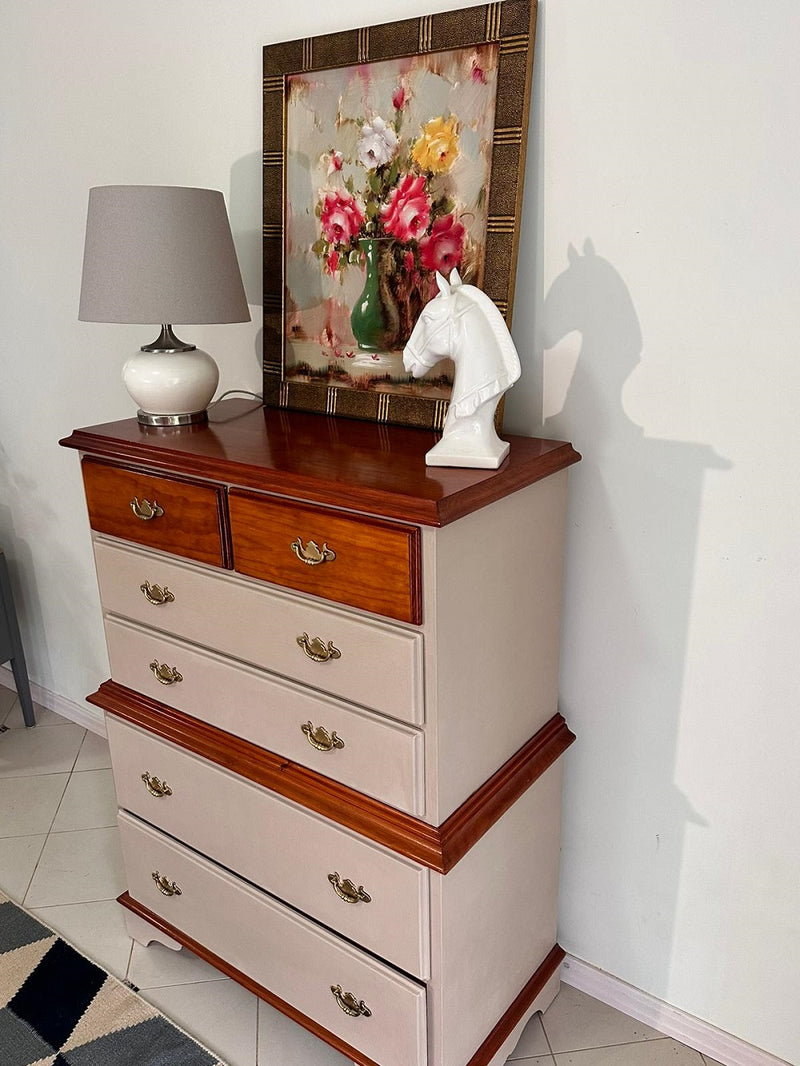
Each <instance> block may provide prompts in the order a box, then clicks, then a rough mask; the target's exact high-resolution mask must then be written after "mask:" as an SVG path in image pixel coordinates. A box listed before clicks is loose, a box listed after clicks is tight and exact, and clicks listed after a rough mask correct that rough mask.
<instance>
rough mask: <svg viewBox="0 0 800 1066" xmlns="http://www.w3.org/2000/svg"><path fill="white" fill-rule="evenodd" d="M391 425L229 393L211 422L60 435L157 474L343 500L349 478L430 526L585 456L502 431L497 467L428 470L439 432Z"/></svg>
mask: <svg viewBox="0 0 800 1066" xmlns="http://www.w3.org/2000/svg"><path fill="white" fill-rule="evenodd" d="M226 415H227V418H226V417H225V416H226ZM388 429H389V427H387V426H384V425H379V424H373V423H370V422H360V421H357V420H356V419H348V418H326V417H324V416H323V415H319V414H308V413H306V412H304V411H284V410H281V411H277V410H269V411H265V410H263V409H261V408H255V409H253V407H252V404H247V403H246V402H243V401H241V400H223V401H222V403H221V404H219V406H217V407H215V408H214V413H213V416H212V420H211V421H210V422H209V423H208V424H207V425H203V426H189V427H184V428H174V427H171V428H168V429H160V428H159V427H153V426H142V425H140V424H139V423H138V422H137V420H136V419H135V418H128V419H124V420H122V421H120V422H109V423H107V424H106V425H100V426H90V427H86V428H83V429H76V430H75V431H74V432H73V433H72V434H71V435H70V436H69V437H65V438H64V439H63V440H61V441H59V443H60V444H61V445H63V446H64V447H67V448H77V449H78V450H79V451H82V452H85V453H87V454H90V455H95V456H104V457H105V458H106V459H110V460H112V461H115V462H119V463H124V464H131V463H138V464H144V465H145V466H146V468H147V469H148V470H150V471H151V472H152V473H156V472H166V473H171V472H173V471H175V470H179V471H181V472H182V473H184V474H188V475H191V476H193V477H200V478H207V479H210V480H212V481H217V482H220V483H223V484H230V485H239V486H242V487H244V488H250V489H256V490H258V491H261V492H272V493H276V494H278V495H280V496H288V497H291V498H294V499H300V500H314V501H315V502H316V503H320V504H331V505H333V506H336V507H341V506H342V484H343V483H346V485H347V490H346V492H347V506H348V508H349V509H351V510H353V511H364V512H367V513H370V514H374V515H380V516H382V517H384V518H396V519H400V520H401V521H406V522H419V523H420V524H422V525H428V526H444V525H447V524H448V523H449V522H453V521H455V519H457V518H462V517H463V516H464V515H468V514H471V513H472V512H473V511H477V510H479V509H480V508H481V507H485V506H486V505H487V504H490V503H493V502H494V501H495V500H499V499H502V498H503V497H504V496H508V495H509V494H510V493H512V492H516V491H517V490H518V489H522V488H525V487H526V486H527V485H532V484H533V483H534V482H536V481H541V480H542V479H543V478H546V477H549V476H550V475H551V474H555V473H557V472H558V471H559V470H564V469H565V468H566V467H568V466H571V465H572V464H573V463H577V462H578V461H579V459H580V458H581V457H580V454H579V453H578V452H577V451H575V449H574V448H573V447H572V445H571V444H567V443H565V442H564V441H552V440H539V439H537V438H534V437H516V436H509V435H507V434H504V435H503V436H504V437H505V439H506V440H508V441H510V442H511V452H510V454H509V456H508V458H507V459H506V460H505V461H504V462H503V463H502V465H501V466H500V468H499V469H498V470H478V469H467V468H458V467H435V468H429V467H426V466H425V453H426V452H427V451H428V450H429V449H430V448H431V447H432V446H433V445H434V444H435V443H436V442H437V440H438V439H439V434H436V433H433V432H431V431H428V430H421V429H409V428H407V427H405V426H391V432H387V430H388Z"/></svg>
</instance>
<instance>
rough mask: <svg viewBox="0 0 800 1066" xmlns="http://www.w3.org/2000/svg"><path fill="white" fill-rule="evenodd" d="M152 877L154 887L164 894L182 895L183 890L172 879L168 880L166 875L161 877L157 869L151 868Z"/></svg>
mask: <svg viewBox="0 0 800 1066" xmlns="http://www.w3.org/2000/svg"><path fill="white" fill-rule="evenodd" d="M151 876H152V878H153V880H154V881H155V883H156V887H157V888H158V891H159V892H162V893H163V894H164V895H165V896H182V895H183V892H181V890H180V889H179V888H178V886H177V885H176V884H175V882H174V881H170V880H168V878H166V877H162V876H161V874H160V873H159V872H158V870H153V873H152V875H151Z"/></svg>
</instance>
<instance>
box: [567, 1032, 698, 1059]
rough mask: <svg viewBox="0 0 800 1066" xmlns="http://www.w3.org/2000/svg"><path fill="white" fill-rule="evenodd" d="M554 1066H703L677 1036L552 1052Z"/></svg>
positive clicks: (693, 1052) (695, 1054) (695, 1052)
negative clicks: (613, 1045)
mask: <svg viewBox="0 0 800 1066" xmlns="http://www.w3.org/2000/svg"><path fill="white" fill-rule="evenodd" d="M556 1066H703V1057H702V1055H700V1053H699V1052H697V1051H692V1049H691V1048H688V1047H684V1045H683V1044H679V1043H678V1041H677V1040H668V1039H666V1038H662V1039H661V1040H647V1041H640V1042H639V1043H635V1044H620V1045H617V1046H616V1047H602V1048H592V1049H590V1050H588V1051H571V1052H566V1053H565V1054H562V1055H556Z"/></svg>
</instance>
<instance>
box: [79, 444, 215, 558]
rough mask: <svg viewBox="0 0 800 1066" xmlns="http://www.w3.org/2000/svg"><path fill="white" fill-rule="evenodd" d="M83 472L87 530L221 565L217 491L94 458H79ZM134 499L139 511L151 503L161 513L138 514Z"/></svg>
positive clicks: (201, 485) (197, 484) (206, 486)
mask: <svg viewBox="0 0 800 1066" xmlns="http://www.w3.org/2000/svg"><path fill="white" fill-rule="evenodd" d="M82 470H83V484H84V489H85V491H86V503H87V505H88V508H89V522H90V524H91V526H92V529H96V530H98V531H99V532H101V533H109V534H111V535H112V536H114V537H123V538H124V539H125V540H133V541H136V542H137V543H138V544H146V545H148V546H149V547H151V548H159V549H160V550H161V551H165V552H172V553H174V554H175V555H185V556H186V557H187V558H189V559H197V560H198V561H199V562H203V563H211V564H213V565H214V566H225V565H226V558H225V556H226V548H225V542H224V539H223V535H222V530H223V514H224V506H223V500H222V489H220V488H217V487H215V486H213V485H204V484H200V483H198V482H192V481H181V480H174V479H173V478H167V477H153V476H151V475H150V474H142V473H138V472H137V471H134V470H124V469H122V468H120V467H117V466H111V465H110V464H108V463H100V462H96V461H95V460H93V459H84V460H83V463H82ZM134 501H138V505H137V506H138V509H139V511H140V512H141V513H143V514H147V513H149V506H150V505H152V507H153V508H154V507H155V505H156V504H158V507H159V508H160V509H161V510H162V511H163V514H157V515H156V516H155V517H153V518H150V519H144V518H137V516H136V514H135V513H134V511H133V507H132V503H134Z"/></svg>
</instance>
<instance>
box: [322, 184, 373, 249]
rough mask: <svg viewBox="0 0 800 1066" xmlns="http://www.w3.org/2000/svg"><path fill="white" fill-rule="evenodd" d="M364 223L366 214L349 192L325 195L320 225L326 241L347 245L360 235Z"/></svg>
mask: <svg viewBox="0 0 800 1066" xmlns="http://www.w3.org/2000/svg"><path fill="white" fill-rule="evenodd" d="M363 222H364V214H363V212H362V211H361V208H360V207H359V205H358V202H357V201H356V198H355V197H354V196H352V195H351V194H350V193H349V192H345V191H337V192H329V193H326V194H325V199H324V200H323V201H322V211H321V214H320V223H321V225H322V232H323V233H324V234H325V239H326V240H327V241H329V242H330V243H331V244H347V242H348V241H350V240H352V238H353V237H355V236H356V235H357V234H358V231H359V230H360V229H361V226H362V224H363Z"/></svg>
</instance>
